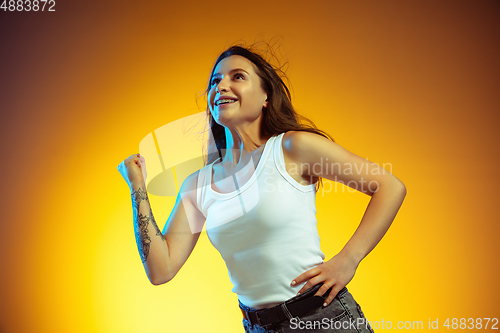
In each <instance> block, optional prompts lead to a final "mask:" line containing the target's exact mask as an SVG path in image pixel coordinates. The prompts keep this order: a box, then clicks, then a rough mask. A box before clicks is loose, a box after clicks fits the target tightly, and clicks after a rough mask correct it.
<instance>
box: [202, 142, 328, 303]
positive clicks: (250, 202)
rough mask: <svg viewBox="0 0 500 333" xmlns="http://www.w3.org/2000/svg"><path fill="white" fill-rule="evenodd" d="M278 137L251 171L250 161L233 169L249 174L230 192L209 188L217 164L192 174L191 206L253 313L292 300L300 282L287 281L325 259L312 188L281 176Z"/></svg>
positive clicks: (281, 149) (209, 165)
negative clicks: (195, 180) (194, 201)
mask: <svg viewBox="0 0 500 333" xmlns="http://www.w3.org/2000/svg"><path fill="white" fill-rule="evenodd" d="M283 135H284V133H281V134H279V135H275V136H273V137H271V138H270V139H268V141H267V142H266V144H265V146H264V150H263V152H262V155H261V157H260V160H259V162H258V164H257V167H256V168H255V170H254V163H253V161H252V160H251V161H250V163H248V164H247V166H245V167H244V168H243V169H242V170H241V171H238V173H239V172H244V173H245V174H247V172H248V174H250V173H251V174H252V176H251V177H250V179H249V180H248V181H247V182H246V183H245V184H237V185H238V186H235V188H237V190H236V191H234V192H231V193H219V192H216V191H214V190H213V188H212V186H211V183H212V166H213V164H214V163H215V162H217V161H214V162H212V163H211V164H208V165H206V166H205V167H203V168H202V169H201V170H200V172H199V174H198V187H197V205H198V209H199V210H200V211H201V212H202V213H203V215H204V216H205V218H206V228H207V235H208V238H209V239H210V242H211V243H212V244H213V245H214V247H215V248H216V249H217V250H218V251H219V252H220V254H221V256H222V258H223V259H224V261H225V262H226V266H227V268H228V271H229V278H230V280H231V282H232V284H233V286H234V287H233V289H232V291H233V292H235V293H236V294H237V295H238V298H239V300H240V301H241V302H242V303H243V304H245V305H246V306H249V307H252V308H257V309H263V308H267V307H271V306H274V305H276V304H278V303H281V302H283V301H285V300H287V299H289V298H291V297H293V296H295V295H296V294H297V292H298V291H299V290H300V288H301V287H302V286H303V285H304V284H305V282H304V283H302V284H300V285H298V286H294V287H291V286H290V283H291V282H292V280H293V279H294V278H296V277H297V276H299V275H300V274H302V273H304V272H305V271H307V270H309V269H311V268H313V267H315V266H317V265H319V264H321V263H323V262H324V259H325V255H324V254H323V252H322V251H321V248H320V238H319V235H318V229H317V226H316V222H317V221H316V205H315V199H316V197H315V194H316V192H315V186H316V184H310V185H302V184H299V183H298V182H297V181H295V180H294V179H293V178H292V177H291V176H290V175H289V174H288V173H287V171H286V169H285V161H284V158H283V148H282V140H283ZM238 173H237V174H238ZM247 178H248V177H247ZM233 179H234V178H233Z"/></svg>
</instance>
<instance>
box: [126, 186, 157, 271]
mask: <svg viewBox="0 0 500 333" xmlns="http://www.w3.org/2000/svg"><path fill="white" fill-rule="evenodd" d="M142 201H147V202H148V203H149V198H148V192H147V191H146V190H144V189H142V188H139V189H137V191H134V192H133V193H132V205H133V212H134V228H135V230H136V232H135V239H136V242H137V248H138V249H139V255H140V256H141V261H142V262H143V263H144V262H146V259H147V258H148V255H149V248H150V244H151V237H149V235H148V232H149V230H148V225H149V222H152V224H153V228H154V229H155V231H156V235H157V236H160V238H161V240H162V241H165V238H164V237H163V234H162V232H161V231H160V228H158V225H157V224H156V221H155V218H154V216H153V211H152V210H151V204H150V203H149V215H143V214H141V213H139V206H140V204H141V202H142Z"/></svg>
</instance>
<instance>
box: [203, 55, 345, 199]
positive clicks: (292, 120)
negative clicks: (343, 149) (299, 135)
mask: <svg viewBox="0 0 500 333" xmlns="http://www.w3.org/2000/svg"><path fill="white" fill-rule="evenodd" d="M232 55H239V56H242V57H245V58H247V59H248V60H250V61H251V62H252V63H253V64H254V65H255V66H256V73H257V75H258V76H259V77H260V79H261V84H262V89H263V90H264V91H265V92H266V94H267V101H268V105H267V107H263V108H262V113H263V117H262V123H261V129H260V130H261V134H262V135H263V136H272V135H277V134H281V133H284V132H287V131H306V132H311V133H315V134H318V135H321V136H323V137H325V138H327V139H330V140H332V141H334V142H335V140H334V139H333V138H332V137H331V136H330V135H329V134H328V133H326V132H324V131H322V130H320V129H318V128H317V127H316V125H315V124H314V123H313V122H312V121H311V120H310V119H308V118H307V117H304V116H302V115H300V114H298V113H297V112H295V110H294V108H293V106H292V101H291V99H292V97H291V94H290V91H289V89H288V87H287V85H286V84H285V82H284V81H283V79H286V75H285V73H284V72H283V71H282V70H281V69H279V68H277V67H274V66H272V65H271V64H270V63H269V62H267V61H266V60H265V59H264V58H263V57H262V56H261V55H260V54H258V53H257V52H255V51H253V50H252V47H248V48H247V47H243V46H241V45H233V46H231V47H229V48H228V49H227V50H225V51H224V52H222V54H221V55H220V56H219V57H218V58H217V60H216V61H215V64H214V66H213V68H212V72H211V73H210V77H209V80H208V84H207V89H206V91H205V94H206V95H207V96H208V94H209V92H210V88H211V81H212V77H213V75H214V71H215V68H216V67H217V65H218V64H219V62H221V61H222V60H223V59H225V58H227V57H230V56H232ZM286 80H287V79H286ZM287 81H288V80H287ZM206 112H207V117H208V125H209V128H210V130H211V133H212V135H213V141H212V139H211V138H210V135H209V140H208V144H207V150H206V151H207V157H206V163H205V165H207V164H210V163H212V162H214V161H215V160H217V158H219V157H221V159H222V158H224V154H225V151H226V133H225V129H224V126H222V125H219V124H218V123H217V122H216V121H215V120H214V118H213V116H212V114H211V112H210V107H209V98H207V110H206ZM214 141H215V142H214ZM214 144H215V146H216V147H213V145H214ZM215 148H216V149H215ZM216 150H217V151H216ZM215 151H216V152H215ZM209 152H212V153H211V154H210V153H209ZM320 183H322V180H321V178H320V181H319V182H318V183H317V186H316V191H318V189H319V185H320Z"/></svg>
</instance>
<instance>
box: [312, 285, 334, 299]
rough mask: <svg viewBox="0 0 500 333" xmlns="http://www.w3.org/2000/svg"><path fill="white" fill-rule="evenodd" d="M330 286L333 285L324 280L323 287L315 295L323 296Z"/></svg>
mask: <svg viewBox="0 0 500 333" xmlns="http://www.w3.org/2000/svg"><path fill="white" fill-rule="evenodd" d="M330 287H331V286H330V285H328V284H327V283H326V282H324V283H323V285H322V286H321V288H319V289H318V291H317V292H316V294H314V296H323V295H324V294H325V293H326V292H327V291H328V289H330ZM332 299H333V298H332Z"/></svg>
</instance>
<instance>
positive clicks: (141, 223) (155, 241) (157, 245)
mask: <svg viewBox="0 0 500 333" xmlns="http://www.w3.org/2000/svg"><path fill="white" fill-rule="evenodd" d="M130 190H131V197H132V209H133V218H134V230H135V240H136V243H137V248H138V250H139V255H140V257H141V261H142V263H143V265H144V269H145V270H146V274H147V276H148V278H149V280H150V281H151V283H152V284H154V285H158V284H162V283H165V282H167V281H169V280H170V279H171V277H172V276H173V274H172V272H171V270H172V268H171V265H170V260H169V251H168V244H167V242H166V240H165V237H164V236H163V234H162V232H161V230H160V228H158V225H157V224H156V221H155V218H154V216H153V212H152V210H151V205H150V202H149V198H148V192H147V191H146V186H145V184H144V181H142V182H138V183H132V184H131V186H130Z"/></svg>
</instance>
